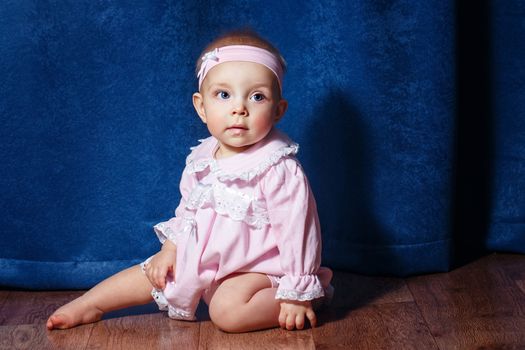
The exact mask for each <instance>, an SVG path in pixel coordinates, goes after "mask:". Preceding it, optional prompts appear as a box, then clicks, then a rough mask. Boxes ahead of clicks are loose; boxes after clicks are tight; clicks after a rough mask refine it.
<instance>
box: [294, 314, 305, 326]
mask: <svg viewBox="0 0 525 350" xmlns="http://www.w3.org/2000/svg"><path fill="white" fill-rule="evenodd" d="M295 327H296V328H297V329H303V328H304V314H297V316H296V317H295Z"/></svg>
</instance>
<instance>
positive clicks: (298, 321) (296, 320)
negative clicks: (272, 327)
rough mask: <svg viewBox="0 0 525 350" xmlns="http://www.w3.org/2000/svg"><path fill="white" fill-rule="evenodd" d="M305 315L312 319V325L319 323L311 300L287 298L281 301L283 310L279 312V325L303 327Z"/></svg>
mask: <svg viewBox="0 0 525 350" xmlns="http://www.w3.org/2000/svg"><path fill="white" fill-rule="evenodd" d="M305 316H306V318H308V320H309V321H310V325H311V326H312V328H313V327H315V326H316V325H317V317H316V316H315V312H314V310H313V309H312V302H311V301H293V300H287V301H282V302H281V312H280V314H279V325H280V326H281V328H286V329H287V330H290V331H291V330H293V329H294V328H297V329H303V328H304V321H305Z"/></svg>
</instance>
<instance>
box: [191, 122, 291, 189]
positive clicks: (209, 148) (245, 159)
mask: <svg viewBox="0 0 525 350" xmlns="http://www.w3.org/2000/svg"><path fill="white" fill-rule="evenodd" d="M199 141H200V142H201V144H200V145H198V146H197V147H194V148H192V152H191V154H190V155H189V156H188V158H187V159H186V171H187V172H189V173H190V174H193V173H198V172H201V171H204V170H206V169H207V168H209V169H210V171H212V172H213V173H215V174H216V176H217V178H218V179H219V181H222V182H226V181H235V180H242V181H251V180H253V179H254V178H256V177H257V176H259V175H261V174H263V173H265V172H266V171H267V170H268V169H269V168H270V167H272V166H273V165H275V164H277V163H278V162H279V161H280V160H281V159H282V158H285V157H288V156H294V155H295V154H297V152H298V150H299V145H298V144H296V143H294V142H292V141H291V140H290V139H289V138H288V136H286V135H285V134H284V133H282V132H281V131H279V130H277V129H275V128H274V129H272V130H271V131H270V133H268V135H267V136H266V137H265V138H264V139H263V140H262V141H260V142H259V143H257V144H256V145H254V146H252V147H250V148H249V149H248V150H246V151H245V152H243V153H239V154H237V155H234V156H231V157H228V158H224V159H215V158H214V157H213V153H214V152H215V149H216V147H217V143H218V142H217V139H215V138H214V137H209V138H207V139H204V140H199Z"/></svg>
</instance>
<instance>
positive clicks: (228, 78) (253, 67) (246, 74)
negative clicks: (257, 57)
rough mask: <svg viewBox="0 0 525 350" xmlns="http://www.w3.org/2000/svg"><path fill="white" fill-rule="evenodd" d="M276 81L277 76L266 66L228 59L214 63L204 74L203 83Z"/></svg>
mask: <svg viewBox="0 0 525 350" xmlns="http://www.w3.org/2000/svg"><path fill="white" fill-rule="evenodd" d="M237 82H238V83H249V82H257V83H258V84H268V85H270V86H273V85H274V84H275V83H277V77H276V76H275V74H274V73H273V72H272V71H271V70H270V69H268V68H267V67H266V66H264V65H262V64H259V63H255V62H244V61H230V62H224V63H221V64H218V65H216V66H215V67H213V68H212V69H210V71H209V72H208V74H207V75H206V78H205V79H204V84H206V83H208V84H210V83H237Z"/></svg>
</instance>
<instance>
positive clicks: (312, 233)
mask: <svg viewBox="0 0 525 350" xmlns="http://www.w3.org/2000/svg"><path fill="white" fill-rule="evenodd" d="M261 189H262V191H263V193H264V196H265V201H266V206H267V209H268V215H269V218H270V225H271V230H272V232H273V233H274V234H275V236H276V239H277V245H278V249H279V255H280V263H281V268H282V270H283V273H284V276H282V277H281V279H280V282H279V288H278V289H277V293H276V296H275V297H276V299H288V300H299V301H304V300H312V299H316V298H319V297H322V296H323V295H324V291H323V287H322V285H321V282H320V280H319V277H318V276H317V272H318V270H319V266H320V263H321V234H320V225H319V218H318V215H317V207H316V204H315V199H314V197H313V194H312V192H311V189H310V186H309V184H308V180H307V179H306V177H305V175H304V173H303V170H302V168H301V167H300V165H299V164H298V163H297V161H295V160H294V159H292V158H288V159H284V160H283V161H281V162H280V163H279V164H276V165H275V166H274V167H272V168H271V169H270V170H269V171H268V173H267V174H265V176H264V179H263V181H262V182H261Z"/></svg>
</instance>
